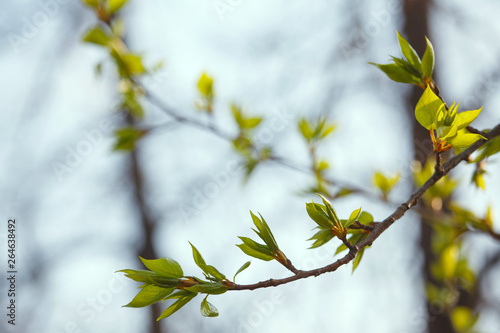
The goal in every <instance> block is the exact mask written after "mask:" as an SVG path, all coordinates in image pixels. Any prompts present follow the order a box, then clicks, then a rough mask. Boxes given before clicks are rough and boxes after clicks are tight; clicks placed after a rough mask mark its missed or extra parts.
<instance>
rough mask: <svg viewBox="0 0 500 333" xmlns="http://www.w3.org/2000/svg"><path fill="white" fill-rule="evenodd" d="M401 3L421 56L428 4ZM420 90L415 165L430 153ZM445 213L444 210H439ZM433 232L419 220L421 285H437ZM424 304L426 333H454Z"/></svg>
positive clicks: (415, 96)
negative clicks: (421, 121) (421, 120)
mask: <svg viewBox="0 0 500 333" xmlns="http://www.w3.org/2000/svg"><path fill="white" fill-rule="evenodd" d="M403 3H404V6H403V8H404V35H405V37H406V39H407V40H408V42H409V43H410V44H411V45H412V46H413V47H414V48H415V50H416V51H417V53H418V54H419V55H420V56H422V55H423V53H424V51H425V47H426V43H425V38H424V37H425V36H429V24H428V13H429V5H430V1H429V0H403ZM421 95H422V89H420V88H418V87H416V86H415V87H414V88H413V89H412V90H411V93H410V94H409V95H408V96H407V105H408V106H409V110H408V112H409V117H410V119H411V120H412V129H413V148H414V156H415V159H416V160H417V161H419V162H420V163H422V165H423V164H424V163H425V161H426V159H427V156H429V155H430V154H431V153H432V143H431V141H430V138H429V132H428V131H427V130H425V129H424V128H423V127H422V126H420V125H419V124H418V123H417V121H416V119H415V116H414V107H415V105H416V104H417V102H418V100H419V98H420V96H421ZM443 209H445V207H443ZM433 234H434V231H433V229H432V228H431V226H430V225H429V223H428V221H426V220H425V219H424V218H421V220H420V249H421V253H422V257H423V265H422V276H423V280H424V283H425V284H428V283H432V284H436V285H439V282H438V281H436V280H435V279H434V278H433V277H432V274H431V264H432V262H433V261H435V260H436V258H435V255H434V253H433V251H432V237H433ZM426 303H427V331H428V332H429V333H455V329H454V328H453V324H452V322H451V319H450V316H449V315H448V313H447V312H446V311H444V309H442V308H440V307H438V306H436V304H433V303H432V302H429V300H428V299H427V297H426Z"/></svg>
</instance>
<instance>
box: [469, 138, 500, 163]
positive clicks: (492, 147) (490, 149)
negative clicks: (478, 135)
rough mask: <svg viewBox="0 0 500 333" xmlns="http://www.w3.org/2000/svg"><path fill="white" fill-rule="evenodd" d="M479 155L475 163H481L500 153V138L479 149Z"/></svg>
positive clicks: (489, 141) (491, 140)
mask: <svg viewBox="0 0 500 333" xmlns="http://www.w3.org/2000/svg"><path fill="white" fill-rule="evenodd" d="M479 151H480V153H479V155H478V156H477V157H476V158H475V159H474V161H473V162H474V163H477V162H480V161H482V160H484V159H485V158H487V157H489V156H492V155H495V154H497V153H499V152H500V136H497V137H495V138H493V139H490V140H488V142H487V143H486V144H485V145H483V146H482V147H481V148H480V149H479Z"/></svg>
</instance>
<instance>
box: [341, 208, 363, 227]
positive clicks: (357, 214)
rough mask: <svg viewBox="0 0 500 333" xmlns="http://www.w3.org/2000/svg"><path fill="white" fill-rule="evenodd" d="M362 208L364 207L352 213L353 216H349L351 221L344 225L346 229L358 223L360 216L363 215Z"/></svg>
mask: <svg viewBox="0 0 500 333" xmlns="http://www.w3.org/2000/svg"><path fill="white" fill-rule="evenodd" d="M361 208H362V207H359V208H358V209H356V210H355V211H353V212H352V213H351V215H350V216H349V219H348V220H347V221H346V222H345V224H344V227H346V228H347V227H349V226H350V225H351V224H353V223H354V222H356V221H357V220H358V218H359V216H360V215H361Z"/></svg>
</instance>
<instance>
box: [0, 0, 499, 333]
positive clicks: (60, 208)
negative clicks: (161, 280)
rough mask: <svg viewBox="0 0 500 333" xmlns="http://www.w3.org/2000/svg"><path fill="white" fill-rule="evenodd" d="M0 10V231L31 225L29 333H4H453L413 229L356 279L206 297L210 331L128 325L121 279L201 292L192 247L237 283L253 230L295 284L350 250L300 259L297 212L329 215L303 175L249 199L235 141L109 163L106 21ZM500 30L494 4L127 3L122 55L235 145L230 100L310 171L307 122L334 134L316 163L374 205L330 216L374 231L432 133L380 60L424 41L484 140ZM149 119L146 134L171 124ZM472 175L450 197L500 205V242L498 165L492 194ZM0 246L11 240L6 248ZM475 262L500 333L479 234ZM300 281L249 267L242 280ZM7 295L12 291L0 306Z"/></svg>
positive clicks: (483, 308)
mask: <svg viewBox="0 0 500 333" xmlns="http://www.w3.org/2000/svg"><path fill="white" fill-rule="evenodd" d="M0 8H1V11H0V34H1V36H2V38H1V39H0V73H1V76H2V79H1V80H0V91H1V93H0V96H1V101H2V107H1V110H2V112H1V113H0V117H1V121H0V136H1V138H2V140H1V141H2V144H1V149H0V161H1V163H2V166H1V167H0V184H1V191H2V193H1V200H0V211H1V212H2V216H3V217H2V218H3V219H4V220H6V219H7V218H9V217H15V218H16V219H17V220H18V225H17V232H18V243H17V255H18V272H19V274H18V297H17V302H18V314H17V322H16V326H15V327H12V325H9V324H7V320H6V318H5V315H4V314H2V318H3V319H2V320H1V322H0V331H1V332H40V333H43V332H51V333H52V332H56V333H63V332H82V333H84V332H123V333H126V332H151V333H156V332H285V331H287V332H304V331H315V332H363V331H369V332H384V333H385V332H400V333H403V332H404V333H413V332H431V333H433V332H453V329H452V326H451V324H450V318H449V315H448V312H447V310H446V306H447V304H448V303H449V300H450V297H451V298H453V297H455V298H457V297H459V296H457V295H451V296H450V295H448V294H443V293H441V294H438V295H437V296H436V297H434V299H433V300H429V299H427V297H426V294H427V293H426V285H428V283H429V281H430V280H432V277H431V276H430V274H431V272H430V271H431V269H430V266H431V261H432V258H431V255H430V254H429V253H430V249H431V247H432V244H431V237H432V236H431V235H432V229H431V227H430V226H429V223H426V222H425V221H421V218H420V216H419V215H418V214H416V213H415V212H409V213H408V214H407V215H405V216H404V218H402V219H401V220H399V221H397V223H395V224H394V225H393V226H392V227H391V228H390V229H388V230H387V232H385V233H384V234H383V235H382V236H381V237H380V238H379V239H378V240H377V241H376V242H375V243H374V244H373V246H372V247H371V248H370V249H368V250H367V251H366V253H365V256H364V258H363V261H362V262H361V264H360V266H359V267H358V269H357V270H356V272H355V274H351V270H352V269H351V266H350V265H349V266H346V267H342V268H340V269H339V270H338V271H337V272H335V273H332V274H325V275H322V276H319V277H317V278H309V279H305V280H302V281H298V282H296V283H293V284H289V285H285V286H282V287H280V288H272V289H269V288H268V289H260V290H256V291H253V292H249V291H242V292H228V293H226V294H224V295H220V296H213V297H211V298H210V301H211V302H212V303H213V304H214V305H216V306H217V308H218V309H219V311H220V313H221V314H220V316H219V317H218V318H204V317H202V316H201V315H200V313H199V302H198V301H193V302H191V303H190V304H188V305H187V306H186V307H185V308H183V309H182V310H181V311H179V312H178V313H176V314H175V315H174V316H172V317H171V318H168V319H166V320H162V321H160V322H155V321H154V318H156V317H158V315H159V313H160V312H158V311H161V310H162V309H164V308H165V307H166V304H163V305H160V306H159V307H147V308H141V309H132V308H122V307H121V306H122V305H124V304H127V303H128V302H130V300H131V299H132V298H133V297H134V296H135V294H136V293H137V289H136V287H138V284H137V283H135V282H133V281H131V280H128V279H126V278H125V277H124V276H123V274H120V273H115V271H117V270H120V269H124V268H135V269H142V267H143V266H142V265H141V264H140V262H139V260H138V256H139V255H142V256H145V257H149V259H153V258H159V257H165V256H166V257H170V258H173V259H175V260H177V261H178V262H179V263H181V265H182V267H183V269H184V272H185V273H186V274H188V275H198V276H200V275H201V274H200V271H199V269H198V268H197V267H196V265H195V264H194V262H193V260H192V257H191V248H190V246H189V244H188V241H190V242H191V243H193V244H194V245H196V247H197V248H198V249H199V250H200V252H201V253H202V254H203V256H204V258H205V260H206V261H207V263H210V264H212V265H214V266H216V267H217V268H219V269H220V270H221V271H222V272H224V273H225V274H226V275H228V276H232V275H233V274H234V272H236V270H237V269H238V268H239V267H240V266H241V265H242V264H243V263H244V262H245V261H247V260H248V257H247V256H245V255H244V254H243V253H242V252H241V251H240V250H239V249H238V248H236V247H235V246H234V244H236V243H239V239H237V236H251V234H252V233H251V230H250V227H251V226H252V221H251V218H250V215H249V210H252V211H253V212H260V213H261V214H262V215H263V216H264V217H265V218H266V220H267V222H268V223H269V224H270V226H271V228H272V229H273V231H274V234H275V236H276V238H277V241H278V243H279V244H280V247H281V248H282V249H283V251H284V252H285V253H286V254H287V256H288V257H289V258H290V259H292V261H293V262H294V263H295V264H296V266H297V267H299V268H302V269H312V268H316V267H321V266H324V265H326V264H328V263H330V262H332V260H333V259H332V258H333V255H334V253H335V249H336V247H337V246H338V245H339V244H337V243H336V242H335V241H332V242H331V243H329V244H328V245H326V246H324V247H322V248H320V249H317V250H308V249H307V248H308V247H309V246H310V243H309V242H306V241H305V240H306V239H307V238H309V237H310V236H311V235H312V232H311V229H312V228H313V227H314V223H312V221H311V220H310V219H309V217H308V216H307V213H306V210H305V205H304V202H305V201H307V202H310V201H311V200H313V199H314V200H316V196H315V195H314V194H305V195H304V194H303V193H302V192H301V191H303V190H304V189H305V188H307V187H308V186H310V185H311V182H312V177H311V176H310V175H308V174H307V173H302V172H298V171H295V170H293V169H290V168H284V167H283V166H280V165H277V164H273V163H264V164H262V165H260V166H258V167H257V168H256V170H255V171H254V172H253V174H252V176H251V178H250V179H249V181H248V182H247V183H244V181H243V180H244V172H243V171H242V169H241V168H235V165H238V163H240V162H241V158H240V157H239V155H238V154H237V153H236V152H235V151H234V149H233V147H232V144H231V142H228V141H227V140H224V139H221V138H220V137H217V136H215V135H213V134H212V133H210V132H206V131H202V130H199V129H197V128H195V127H190V126H189V125H185V124H175V125H174V126H168V127H165V128H163V129H161V130H160V129H159V130H157V131H154V132H153V133H151V134H150V135H148V136H146V137H144V139H142V140H141V141H140V142H139V143H138V145H137V147H136V150H135V152H134V153H124V152H114V151H113V150H112V148H113V144H114V142H115V139H114V137H113V133H114V131H115V130H117V129H118V128H120V127H122V126H123V125H124V117H123V116H122V115H121V114H120V113H116V109H117V101H118V99H119V92H118V91H117V86H118V81H119V80H118V76H117V74H116V70H115V68H114V65H113V63H112V62H111V61H110V60H109V57H108V55H107V53H106V52H105V51H104V50H103V49H102V48H99V47H96V46H95V45H92V44H87V43H83V42H82V36H83V35H84V33H85V31H87V30H88V29H89V28H91V27H92V26H93V25H95V24H96V23H97V19H96V17H95V15H94V13H93V12H92V11H91V10H89V8H88V7H86V6H84V5H83V4H82V3H81V2H80V1H76V0H71V1H70V0H64V1H63V0H37V1H16V2H5V1H4V2H2V4H1V5H0ZM499 11H500V4H499V3H498V2H497V1H492V0H491V1H489V0H481V1H475V2H469V1H441V0H435V1H427V0H426V1H422V0H411V1H410V0H401V1H338V2H335V3H333V2H330V1H315V2H310V1H294V2H290V1H281V0H279V1H272V2H255V1H245V0H239V1H235V0H231V1H230V0H219V1H194V0H183V1H158V0H152V1H147V2H140V1H137V0H130V1H129V2H128V3H127V4H126V5H125V6H124V7H123V9H122V10H121V11H120V15H121V17H122V18H123V22H124V25H125V31H126V33H125V38H126V42H127V45H128V47H129V48H130V49H131V50H133V51H134V52H138V53H140V54H141V55H142V56H143V59H144V62H145V64H146V65H147V66H154V64H156V63H157V62H158V61H162V60H163V61H164V66H163V67H162V68H161V69H160V70H159V71H157V72H156V73H154V74H151V75H148V76H145V77H144V78H143V79H144V80H143V84H144V86H145V87H146V88H147V89H148V90H150V91H151V92H153V93H154V94H155V95H156V96H159V98H161V100H162V101H164V102H165V103H167V104H168V105H171V106H173V107H174V108H175V109H176V110H179V111H180V112H181V113H182V114H185V115H186V116H190V117H200V118H202V115H200V113H199V112H198V111H197V110H196V109H195V108H194V107H193V104H194V101H195V100H196V99H197V96H198V95H197V89H196V83H197V82H198V79H199V77H200V75H201V73H203V72H207V73H209V74H210V75H211V76H213V77H214V89H215V91H216V98H215V111H214V113H215V119H216V123H217V125H218V126H220V127H221V128H224V129H225V130H227V132H229V133H233V134H234V135H236V133H237V127H236V125H235V124H234V121H233V120H232V119H231V113H230V103H231V102H237V103H239V104H240V105H242V106H243V107H244V109H245V110H247V111H248V112H249V113H250V114H255V115H260V116H263V117H264V118H265V119H266V120H267V121H268V122H267V123H264V124H263V125H262V128H263V129H265V128H271V131H269V130H268V131H267V132H266V134H262V135H261V136H260V138H261V140H262V141H263V142H264V143H265V144H269V145H271V146H272V147H273V148H274V151H275V152H276V153H277V154H279V155H280V156H286V157H287V158H288V159H289V160H291V161H293V162H294V163H295V164H296V165H300V166H307V165H308V163H310V161H309V159H308V151H307V147H306V145H305V143H304V142H303V140H302V139H301V137H300V134H299V133H298V130H297V123H298V121H299V119H300V118H301V117H303V116H306V117H314V116H317V115H325V116H328V118H329V119H330V120H332V121H334V122H335V123H336V124H337V130H336V131H335V132H334V133H333V134H332V135H331V137H330V138H329V139H328V140H326V141H325V142H324V144H322V145H321V149H320V154H321V156H323V157H324V158H326V159H328V160H329V161H330V163H331V169H330V171H329V175H330V176H332V177H333V178H335V179H341V180H345V181H347V182H348V183H349V184H354V185H356V186H358V187H361V188H363V189H365V190H366V191H368V192H370V193H373V194H374V195H373V196H366V195H359V194H353V195H350V196H347V197H343V198H338V199H336V200H334V201H333V204H334V206H335V208H336V210H337V212H338V213H339V215H341V217H344V218H345V217H347V216H349V214H350V213H351V212H352V211H353V210H354V209H357V208H359V207H360V206H363V209H364V210H366V211H368V212H370V213H371V214H372V215H373V216H374V218H375V221H381V220H383V219H384V218H385V217H386V216H388V215H389V214H390V213H392V212H393V211H394V209H395V208H396V207H397V204H400V203H402V202H404V201H406V200H407V198H408V196H409V195H410V194H411V193H412V190H413V186H414V185H413V181H412V179H411V175H412V165H413V166H415V164H412V161H413V160H414V159H418V160H421V161H424V160H425V158H426V156H427V155H428V154H429V151H428V149H429V147H428V146H426V145H425V144H423V143H424V142H427V141H425V140H426V139H427V140H428V133H425V131H424V133H423V134H422V132H421V131H419V130H418V129H417V128H416V126H415V124H414V117H413V109H414V106H415V104H416V101H417V99H418V96H419V94H421V91H419V90H418V89H415V90H414V89H413V88H412V87H408V86H407V85H403V84H397V83H395V82H392V81H390V80H389V79H388V78H387V77H386V76H385V75H384V74H383V73H382V72H380V71H379V70H377V69H376V68H375V67H374V66H370V65H369V64H368V62H369V61H373V62H377V63H387V62H388V61H389V60H390V57H389V55H396V56H399V55H400V50H399V46H398V43H397V37H396V31H400V32H401V33H402V34H403V35H404V36H406V37H407V39H408V40H409V42H410V43H411V44H412V45H414V46H415V47H416V49H417V51H418V52H419V54H420V55H421V54H422V53H423V50H424V48H425V40H424V38H423V36H428V37H429V38H430V40H431V41H432V42H433V45H434V50H435V54H436V70H435V75H434V78H435V80H436V82H437V83H438V84H439V87H440V90H441V95H442V96H443V97H444V98H445V100H446V101H447V102H449V103H450V104H451V103H452V102H453V101H457V102H459V101H461V102H462V104H461V105H462V106H461V110H469V109H476V108H479V107H480V106H484V110H483V112H482V113H481V115H480V116H479V117H478V119H477V120H476V122H475V123H474V125H475V127H476V128H480V129H483V128H488V127H491V126H493V125H495V124H498V123H499V120H500V112H499V111H498V110H499V109H500V98H499V97H500V95H499V94H498V91H499V89H498V88H499V73H500V72H499V71H500V62H499V60H498V59H500V43H498V40H500V24H499V23H498V13H499ZM98 63H101V64H102V65H101V66H100V67H101V74H100V75H98V74H97V73H96V65H97V64H98ZM143 103H144V105H143V106H144V109H145V114H146V116H145V119H144V124H145V125H154V124H158V123H162V122H165V121H168V119H169V118H168V116H166V115H165V114H164V113H163V112H162V111H161V110H159V109H158V108H157V107H156V106H155V105H153V104H151V103H149V102H148V101H147V100H144V101H143ZM271 123H274V124H281V125H282V126H281V125H280V126H274V127H273V126H271V125H269V124H271ZM261 131H263V130H262V129H261ZM258 133H259V132H257V135H258ZM261 133H263V132H261ZM61 165H64V166H65V167H64V168H62V169H61ZM377 170H382V171H385V172H389V173H396V172H399V173H400V174H401V180H400V182H399V184H398V185H397V187H396V188H395V189H394V191H393V192H392V193H391V195H390V202H389V203H386V202H382V201H381V200H379V199H378V198H377V195H378V194H377V193H378V192H377V190H376V189H375V188H374V187H373V184H372V176H373V174H374V172H375V171H377ZM473 171H474V166H467V165H465V164H462V165H460V166H459V167H457V168H456V170H454V171H453V172H452V177H453V178H455V179H456V181H457V182H458V187H457V190H456V191H455V194H454V198H453V199H454V200H455V201H456V202H459V203H460V205H462V206H463V207H465V208H466V209H469V210H471V211H472V212H474V213H476V214H477V215H478V216H484V215H485V214H486V210H487V207H488V205H491V206H493V207H496V208H497V209H496V210H494V213H493V221H496V223H497V224H496V225H495V227H496V229H497V230H498V229H499V228H500V227H499V226H498V221H500V209H498V207H499V206H500V200H499V198H500V173H499V172H498V171H499V168H498V164H495V163H494V161H493V163H489V164H488V171H490V173H489V174H488V175H486V177H485V180H486V189H485V190H484V191H483V190H480V189H477V188H476V187H475V186H473V185H471V184H470V178H471V176H472V173H473ZM316 201H317V200H316ZM394 203H395V204H394ZM6 235H7V229H6V227H3V228H2V229H1V230H0V239H1V240H2V241H1V242H2V244H4V240H6V239H7V238H6ZM462 246H463V249H464V251H465V253H466V254H467V258H468V259H469V261H468V264H469V266H470V267H471V269H472V271H473V272H474V273H475V281H476V282H477V288H475V290H476V291H477V293H476V294H474V301H473V302H472V301H471V303H467V304H466V306H468V307H469V308H471V309H473V310H474V313H479V314H480V316H479V320H478V322H477V324H476V325H475V328H474V330H471V332H472V331H474V332H476V331H477V332H486V333H494V332H500V315H499V314H500V286H499V284H498V283H495V281H498V278H499V277H500V264H499V261H500V254H499V253H500V246H499V243H498V241H494V240H493V239H492V238H491V237H489V236H488V235H484V234H481V233H476V234H472V235H470V236H467V239H465V240H464V243H463V245H462ZM1 248H2V249H3V250H2V254H1V258H2V276H4V274H6V273H5V272H6V270H7V269H6V268H4V267H5V266H6V265H4V264H3V263H6V260H7V259H6V258H7V253H6V250H5V249H6V246H5V245H2V246H1ZM288 275H289V273H288V272H287V271H286V270H285V269H284V268H283V267H281V266H280V265H278V264H276V263H273V262H271V263H269V262H259V261H258V260H257V259H254V260H252V265H251V266H250V268H249V269H248V270H247V271H245V272H244V273H242V274H241V275H240V276H239V277H238V282H239V283H242V284H243V283H254V282H257V281H261V280H265V279H268V278H270V277H273V278H279V277H286V276H288ZM431 282H432V281H431ZM6 288H7V283H6V279H5V278H2V279H1V282H0V290H1V293H0V294H1V297H0V300H2V308H4V306H5V304H7V303H6V302H7V301H6V293H5V292H4V291H5V290H6ZM461 301H463V300H461ZM464 302H466V301H464ZM4 309H5V308H4ZM4 311H5V310H4Z"/></svg>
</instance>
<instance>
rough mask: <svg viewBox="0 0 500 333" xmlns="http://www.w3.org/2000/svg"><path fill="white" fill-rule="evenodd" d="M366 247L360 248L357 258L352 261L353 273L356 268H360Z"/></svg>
mask: <svg viewBox="0 0 500 333" xmlns="http://www.w3.org/2000/svg"><path fill="white" fill-rule="evenodd" d="M365 249H366V248H362V249H361V250H359V252H358V254H357V255H356V258H355V259H354V261H353V262H352V272H353V273H354V271H355V270H356V268H358V266H359V263H360V262H361V258H363V254H364V253H365Z"/></svg>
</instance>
